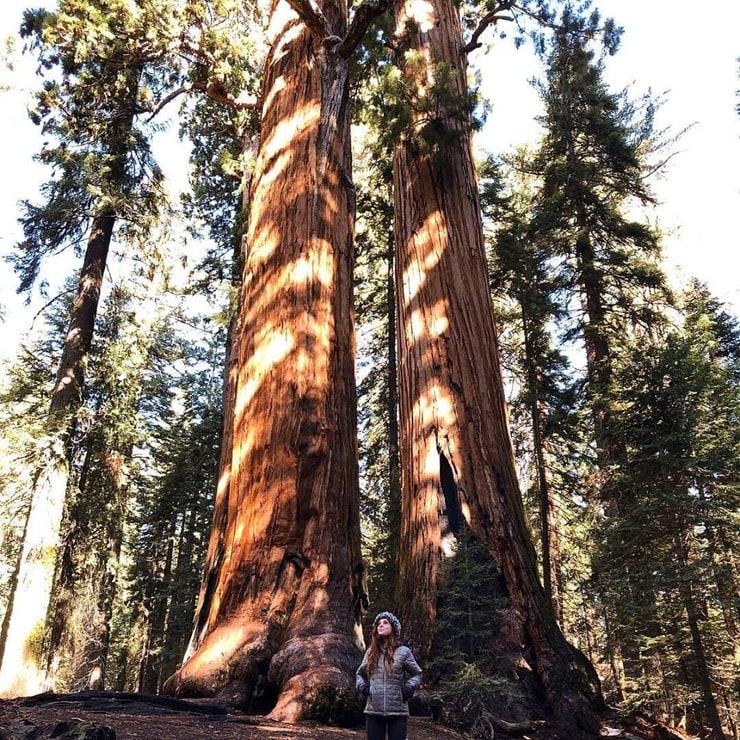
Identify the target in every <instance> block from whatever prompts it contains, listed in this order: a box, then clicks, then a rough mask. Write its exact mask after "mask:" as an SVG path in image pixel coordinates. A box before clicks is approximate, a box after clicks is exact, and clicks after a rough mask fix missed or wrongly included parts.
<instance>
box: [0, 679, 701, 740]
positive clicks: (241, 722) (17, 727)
mask: <svg viewBox="0 0 740 740" xmlns="http://www.w3.org/2000/svg"><path fill="white" fill-rule="evenodd" d="M602 719H603V722H602V729H601V735H600V737H602V738H622V739H623V740H686V739H687V738H689V737H690V736H689V735H686V734H684V733H682V732H680V731H675V730H671V729H669V728H667V727H664V726H661V725H660V724H658V723H655V722H654V721H651V720H649V719H648V718H645V717H642V716H632V717H630V718H629V719H627V718H625V717H619V716H618V715H616V714H612V715H611V716H605V717H603V718H602ZM487 736H488V737H491V735H490V734H489V735H487ZM472 737H473V736H471V735H470V734H464V733H460V732H455V731H454V730H451V729H449V728H447V727H445V726H443V725H441V724H439V723H437V722H435V721H434V720H433V719H431V718H429V717H410V718H409V732H408V740H471V738H472ZM478 737H483V736H478ZM509 737H512V735H509V734H506V733H501V732H499V731H498V730H497V731H496V732H495V738H496V740H499V738H509ZM514 737H517V738H521V739H522V740H525V738H528V739H529V740H548V739H550V738H552V737H554V735H550V734H549V733H548V732H547V730H544V729H543V730H541V731H539V732H531V731H530V732H520V733H515V735H514ZM45 738H59V740H296V739H301V738H302V739H304V740H340V738H344V739H346V740H353V739H354V740H363V739H364V738H365V732H364V729H363V727H361V726H358V727H355V728H339V727H329V726H326V725H320V724H317V723H310V722H305V723H301V724H297V725H286V724H280V723H276V722H271V721H269V720H267V719H266V718H264V717H255V716H248V715H245V714H240V713H238V712H230V711H227V710H226V708H225V707H224V706H223V705H219V704H214V703H211V702H208V701H207V700H203V701H196V700H189V701H182V700H180V699H172V698H169V697H162V696H149V695H145V694H119V693H114V692H104V691H103V692H83V693H80V694H67V695H54V694H41V695H39V696H36V697H28V698H19V699H11V700H7V701H0V740H43V739H45ZM476 740H477V738H476ZM568 740H571V739H568ZM573 740H575V739H573Z"/></svg>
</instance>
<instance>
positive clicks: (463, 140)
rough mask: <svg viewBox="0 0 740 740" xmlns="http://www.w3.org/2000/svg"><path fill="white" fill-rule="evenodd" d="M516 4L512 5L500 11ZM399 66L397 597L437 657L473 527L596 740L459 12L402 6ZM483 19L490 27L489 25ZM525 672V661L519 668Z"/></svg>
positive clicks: (531, 643) (546, 674) (560, 703)
mask: <svg viewBox="0 0 740 740" xmlns="http://www.w3.org/2000/svg"><path fill="white" fill-rule="evenodd" d="M504 7H505V8H509V7H510V4H509V3H505V4H503V6H502V7H501V8H499V10H503V9H504ZM394 10H395V16H396V34H395V39H396V46H395V49H396V61H397V64H398V65H399V67H400V68H401V70H402V75H403V78H404V81H405V87H406V90H407V91H409V94H410V95H413V97H414V105H413V107H412V110H413V111H414V112H413V113H412V114H411V116H410V120H409V125H408V128H407V135H406V138H405V140H403V141H402V142H401V143H400V144H399V145H398V147H397V148H396V152H395V161H394V188H395V191H394V192H395V212H396V225H395V236H396V255H397V268H396V269H397V286H398V292H397V309H398V314H399V347H400V349H399V372H400V401H401V451H402V476H403V490H404V495H403V504H402V538H403V541H402V547H401V553H402V555H401V573H400V576H401V588H400V594H399V597H400V598H399V601H400V604H401V608H402V611H403V614H404V617H405V618H406V620H407V622H408V624H409V626H410V630H411V633H412V634H413V636H414V637H415V639H416V640H417V641H418V645H419V648H420V650H421V652H422V654H424V655H426V654H427V653H428V651H429V647H430V644H431V634H432V623H433V621H434V616H435V610H436V598H437V590H438V584H439V563H440V554H441V552H442V551H443V550H444V549H445V548H446V546H447V545H448V544H449V545H450V547H449V550H448V552H452V550H453V549H454V547H453V546H452V543H451V542H450V540H451V538H453V537H454V535H455V533H456V532H457V531H458V530H459V528H460V527H461V526H462V522H463V520H465V521H467V522H468V523H469V525H470V527H471V529H472V531H473V533H474V535H475V536H476V537H477V538H479V539H480V540H482V541H483V542H485V543H486V544H487V545H488V547H489V549H490V552H491V554H492V555H493V556H494V557H495V558H496V560H497V561H498V563H499V564H500V566H501V570H502V575H503V579H504V581H505V584H506V585H505V590H506V593H507V595H508V597H509V599H510V602H511V607H512V609H511V613H510V618H511V619H512V620H513V623H514V624H515V625H516V626H515V628H514V631H515V632H516V631H518V634H519V642H520V645H521V646H522V648H525V647H527V648H531V650H532V655H533V658H532V659H531V661H530V664H529V668H530V669H531V670H532V671H534V672H535V673H536V674H537V675H538V676H539V678H540V679H541V680H542V683H543V685H544V688H545V690H546V693H547V696H548V700H549V703H550V705H551V707H552V709H553V710H554V712H555V713H556V716H557V718H558V722H559V724H560V725H561V726H562V727H564V728H565V729H566V731H567V732H570V733H572V734H571V735H570V736H575V735H576V734H577V733H578V732H579V731H580V730H585V731H587V732H592V733H595V732H596V731H597V730H598V722H597V721H596V718H595V710H596V709H598V708H599V706H600V705H601V695H600V689H599V686H598V680H597V679H596V676H595V673H594V671H593V669H592V668H591V666H590V664H589V663H588V661H587V660H586V659H585V658H584V657H583V656H582V655H580V654H579V653H577V651H575V650H574V649H573V648H572V647H571V646H569V645H568V644H567V642H566V641H565V639H564V638H563V635H562V633H561V632H560V630H559V628H558V626H557V624H556V621H555V617H554V613H553V610H552V607H551V604H550V603H549V601H548V599H547V598H546V596H545V593H544V590H543V589H542V586H541V585H540V582H539V579H538V575H537V567H536V557H535V553H534V548H533V546H532V543H531V540H530V537H529V532H528V530H527V526H526V522H525V516H524V511H523V508H522V502H521V496H520V492H519V486H518V482H517V478H516V471H515V463H514V456H513V453H512V445H511V441H510V438H509V434H508V428H507V415H506V408H505V402H504V394H503V382H502V378H501V369H500V363H499V357H498V349H497V340H496V332H495V327H494V319H493V313H492V307H491V300H490V296H489V292H488V280H487V274H486V260H485V248H484V243H483V233H482V225H481V214H480V205H479V202H478V198H477V183H476V174H475V168H474V164H473V158H472V152H471V146H470V133H469V131H470V119H469V112H468V108H467V105H468V102H469V101H468V99H467V96H468V91H467V88H466V80H465V75H466V67H467V58H466V50H465V47H464V44H463V42H462V31H461V27H460V20H459V11H458V8H457V6H456V5H455V4H454V3H452V2H446V1H445V0H439V1H438V2H434V3H426V4H424V5H419V4H418V3H413V2H404V1H403V0H399V1H398V2H396V4H395V6H394ZM484 22H489V23H490V16H487V20H485V21H484ZM522 664H523V662H520V663H519V665H520V666H521V665H522Z"/></svg>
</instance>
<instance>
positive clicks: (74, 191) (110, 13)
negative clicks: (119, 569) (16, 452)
mask: <svg viewBox="0 0 740 740" xmlns="http://www.w3.org/2000/svg"><path fill="white" fill-rule="evenodd" d="M162 9H163V8H162V6H161V4H159V5H153V4H147V5H142V6H141V7H137V8H136V9H135V10H134V9H132V8H130V7H129V6H128V5H126V4H125V3H121V4H120V7H119V8H117V9H112V8H110V7H109V4H106V6H105V8H101V7H100V6H99V5H98V4H95V3H93V4H90V3H84V4H80V3H77V2H75V0H69V1H68V2H64V3H62V5H61V6H60V7H59V9H58V11H56V12H54V13H51V12H47V11H29V12H27V13H26V15H25V17H24V23H23V27H22V29H21V34H22V35H23V36H25V37H27V38H29V39H30V43H31V45H32V47H33V48H34V49H35V50H36V52H37V54H38V56H39V60H40V63H41V68H42V69H45V70H48V71H49V72H52V71H55V72H57V74H56V75H52V74H50V75H49V77H48V79H47V80H46V82H45V83H44V86H43V89H42V91H41V92H40V93H39V94H38V97H37V105H36V109H35V111H34V113H33V117H34V120H35V121H36V122H37V123H39V124H41V125H42V130H43V132H44V133H45V134H46V135H48V136H49V137H50V141H49V143H48V144H47V145H46V146H45V147H44V149H43V150H42V152H41V153H40V155H39V159H40V160H41V161H42V162H45V163H47V164H49V165H50V166H51V167H52V168H54V171H55V175H54V178H53V179H52V180H50V181H49V182H48V183H47V184H46V185H44V186H43V187H42V194H43V195H44V196H45V197H46V201H45V203H43V204H42V205H35V204H32V203H30V202H26V203H25V204H24V210H25V215H24V216H23V218H22V219H21V223H22V225H23V229H24V234H25V240H24V242H23V243H22V244H21V245H19V250H18V252H17V254H16V258H15V263H16V268H17V270H18V273H19V275H20V278H21V289H23V290H25V289H28V288H30V287H31V285H32V284H33V282H34V281H35V280H36V278H37V276H38V273H39V269H40V266H41V262H42V260H43V258H44V257H45V256H46V255H48V254H51V253H55V252H58V251H59V250H62V249H64V248H69V247H71V246H75V247H77V246H78V245H79V244H80V243H81V242H82V241H85V240H86V248H85V255H84V259H83V265H82V268H81V271H80V277H79V281H78V285H77V290H76V295H75V300H74V302H73V304H72V310H71V313H70V320H69V326H68V329H67V332H66V337H65V342H64V346H63V349H62V353H61V358H60V361H59V367H58V370H57V377H56V381H55V385H54V389H53V391H52V393H51V400H50V404H49V416H48V422H49V430H48V432H47V434H48V463H47V465H46V467H45V468H44V469H40V470H38V471H37V473H36V477H35V480H34V494H33V499H32V501H31V504H30V507H29V514H28V520H27V523H26V527H25V531H24V549H23V552H22V554H21V559H20V565H19V568H18V580H17V583H16V589H15V594H14V601H13V604H14V606H13V609H12V610H9V612H8V614H7V615H6V618H7V620H8V624H7V629H6V631H5V642H4V645H3V656H2V664H1V665H0V691H3V692H8V691H14V692H17V691H21V692H24V691H29V690H32V689H33V688H34V687H35V688H37V689H38V688H40V680H41V673H42V671H41V669H40V666H39V665H38V662H37V661H38V657H39V656H38V655H36V656H29V657H28V658H26V657H24V655H26V654H27V653H26V652H25V648H24V645H25V644H26V642H27V641H28V640H29V639H30V638H31V635H32V634H33V633H34V632H41V633H43V632H44V630H45V627H44V622H45V618H46V611H47V607H48V604H49V597H50V592H51V587H52V577H53V572H54V564H55V561H56V552H57V547H58V543H59V534H60V526H61V520H62V512H63V509H64V505H65V499H66V489H67V485H68V475H69V464H70V455H71V444H72V439H73V436H74V434H75V429H76V427H77V423H78V420H77V414H78V412H79V410H80V408H81V406H82V402H83V392H84V373H85V369H86V364H87V356H88V353H89V351H90V347H91V343H92V338H93V330H94V324H95V318H96V315H97V310H98V302H99V299H100V293H101V288H102V282H103V275H104V271H105V266H106V262H107V259H108V253H109V250H110V246H111V241H112V238H113V233H114V227H115V225H116V223H117V222H118V223H120V222H126V223H127V225H128V228H129V229H130V230H131V231H132V232H136V231H137V230H138V231H139V232H142V231H144V232H145V231H146V229H147V228H148V225H149V224H150V223H151V219H152V218H156V216H157V211H158V208H159V204H160V203H161V201H162V191H161V179H162V176H161V172H160V171H159V170H158V168H157V167H156V166H155V165H154V163H153V161H152V158H151V156H150V151H149V145H148V141H147V138H146V136H145V135H144V133H143V132H142V130H141V129H139V128H137V126H136V125H135V121H136V117H137V114H138V113H139V112H140V110H141V108H142V107H144V105H143V103H142V100H144V99H145V98H146V97H147V96H148V95H151V94H152V91H153V90H155V89H156V88H157V87H159V86H161V85H162V84H163V83H162V79H161V76H159V77H158V76H157V72H161V71H162V67H161V65H160V67H159V68H158V69H157V68H154V67H153V66H152V60H153V59H158V60H161V58H162V57H163V56H164V57H167V56H168V46H167V43H166V42H163V38H162V37H161V36H156V34H152V33H151V27H154V28H157V27H159V28H161V27H162V24H167V22H168V20H169V16H167V15H166V14H163V13H162V12H161V11H162ZM102 11H105V12H102ZM167 40H169V37H167Z"/></svg>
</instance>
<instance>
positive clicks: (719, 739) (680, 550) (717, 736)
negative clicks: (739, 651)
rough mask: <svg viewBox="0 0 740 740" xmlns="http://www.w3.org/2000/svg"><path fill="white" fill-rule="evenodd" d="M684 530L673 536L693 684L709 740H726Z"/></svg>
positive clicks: (677, 531) (679, 529) (680, 528)
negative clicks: (698, 693) (693, 669)
mask: <svg viewBox="0 0 740 740" xmlns="http://www.w3.org/2000/svg"><path fill="white" fill-rule="evenodd" d="M684 538H685V535H684V533H683V527H682V526H681V524H680V523H677V525H676V531H675V536H674V546H675V549H676V558H677V561H678V562H679V563H680V564H681V569H682V571H683V573H682V574H681V575H682V577H681V578H680V579H679V590H680V592H681V597H682V599H683V605H684V609H685V610H686V620H687V622H688V625H689V632H690V633H691V645H692V647H693V653H694V662H695V665H696V671H697V674H698V675H697V676H696V681H697V684H698V685H699V687H700V689H701V693H702V699H703V703H704V711H705V712H706V715H707V718H708V719H709V725H710V727H711V729H712V734H711V738H712V740H725V734H724V732H723V730H722V722H721V721H720V718H719V712H718V711H717V702H716V701H715V698H714V693H713V692H712V681H711V678H710V675H709V666H708V664H707V658H706V653H705V650H704V643H703V641H702V637H701V632H700V630H699V615H698V611H697V608H696V601H695V597H694V594H693V590H692V588H691V580H692V579H691V575H690V573H689V569H690V565H689V559H688V546H687V544H686V542H685V539H684Z"/></svg>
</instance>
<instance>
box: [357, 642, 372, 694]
mask: <svg viewBox="0 0 740 740" xmlns="http://www.w3.org/2000/svg"><path fill="white" fill-rule="evenodd" d="M355 686H356V688H357V690H358V691H359V692H360V693H361V694H362V695H363V696H367V694H368V692H369V691H370V679H369V678H368V675H367V651H365V655H364V656H363V658H362V663H360V667H359V668H358V669H357V673H355Z"/></svg>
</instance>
